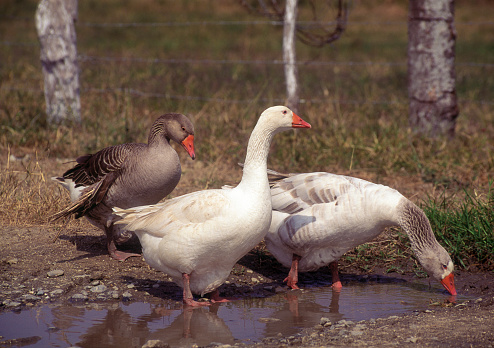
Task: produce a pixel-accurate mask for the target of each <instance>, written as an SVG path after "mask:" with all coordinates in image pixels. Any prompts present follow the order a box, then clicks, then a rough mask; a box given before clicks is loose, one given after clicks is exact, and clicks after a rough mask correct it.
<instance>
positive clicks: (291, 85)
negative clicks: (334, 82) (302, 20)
mask: <svg viewBox="0 0 494 348" xmlns="http://www.w3.org/2000/svg"><path fill="white" fill-rule="evenodd" d="M297 1H298V0H287V1H286V8H285V21H284V25H283V63H284V67H285V81H286V91H287V101H286V104H287V106H288V107H290V108H291V109H292V110H293V111H294V112H298V104H299V96H298V76H297V65H296V59H295V24H296V20H297Z"/></svg>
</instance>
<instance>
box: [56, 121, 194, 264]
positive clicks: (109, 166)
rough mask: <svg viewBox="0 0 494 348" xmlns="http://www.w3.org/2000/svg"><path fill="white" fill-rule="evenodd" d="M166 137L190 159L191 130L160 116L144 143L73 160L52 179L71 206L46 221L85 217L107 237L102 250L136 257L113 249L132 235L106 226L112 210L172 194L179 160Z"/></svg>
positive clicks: (120, 257)
mask: <svg viewBox="0 0 494 348" xmlns="http://www.w3.org/2000/svg"><path fill="white" fill-rule="evenodd" d="M170 139H171V140H173V141H175V142H177V143H178V144H181V145H182V146H183V147H184V148H185V150H186V151H187V153H188V154H189V155H190V157H191V158H192V159H194V158H195V152H194V127H193V125H192V123H191V122H190V120H189V119H188V118H187V117H186V116H184V115H182V114H177V113H168V114H164V115H162V116H160V117H159V118H158V119H157V120H156V121H155V122H154V123H153V125H152V126H151V130H150V132H149V137H148V143H147V144H140V143H139V144H138V143H130V144H122V145H116V146H110V147H107V148H104V149H102V150H100V151H98V152H96V153H95V154H89V155H85V156H81V157H79V158H77V160H76V161H77V165H75V166H74V167H73V168H71V169H69V170H67V171H66V172H65V173H64V174H63V176H62V177H55V178H52V179H53V180H55V181H56V182H58V183H59V184H61V185H62V186H63V187H64V188H66V189H67V190H68V191H69V194H70V199H71V201H72V204H71V205H69V206H68V207H67V208H65V209H63V210H62V211H60V212H58V213H56V214H55V215H53V216H52V217H51V219H52V220H56V219H60V218H64V217H69V216H71V215H74V216H75V217H76V218H80V217H82V216H85V217H86V218H87V219H88V221H89V222H91V223H92V224H93V225H94V226H96V227H98V228H100V229H102V230H104V231H105V233H106V237H107V248H108V252H109V254H110V256H111V257H112V258H114V259H115V260H119V261H124V260H126V259H127V258H128V257H131V256H140V255H139V254H133V253H127V252H123V251H120V250H117V247H116V244H118V243H123V242H126V241H128V240H129V239H130V238H131V237H132V234H130V233H128V232H123V231H122V230H121V229H120V228H118V227H117V226H114V225H113V224H112V223H111V219H112V218H111V217H112V214H113V212H112V208H113V207H115V206H118V207H122V208H131V207H135V206H139V205H145V204H155V203H158V202H159V201H160V200H161V199H163V198H164V197H166V196H167V195H168V194H169V193H171V192H172V191H173V189H174V188H175V186H177V184H178V182H179V181H180V176H181V174H182V171H181V167H180V159H179V157H178V154H177V152H176V151H175V150H174V149H173V148H172V147H171V145H170Z"/></svg>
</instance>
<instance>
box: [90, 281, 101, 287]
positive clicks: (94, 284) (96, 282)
mask: <svg viewBox="0 0 494 348" xmlns="http://www.w3.org/2000/svg"><path fill="white" fill-rule="evenodd" d="M99 284H100V281H99V280H93V281H92V282H91V285H92V286H98V285H99Z"/></svg>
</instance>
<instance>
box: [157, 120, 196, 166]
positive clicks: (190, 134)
mask: <svg viewBox="0 0 494 348" xmlns="http://www.w3.org/2000/svg"><path fill="white" fill-rule="evenodd" d="M158 136H162V137H164V138H165V139H166V140H167V141H169V140H170V139H171V140H173V141H175V142H176V143H177V144H180V145H182V147H183V148H184V149H185V151H187V153H188V154H189V156H190V157H191V158H192V159H195V158H196V154H195V151H194V126H193V125H192V122H190V120H189V119H188V118H187V117H186V116H185V115H182V114H178V113H168V114H164V115H161V116H160V117H159V118H158V119H157V120H156V121H155V122H154V124H153V126H152V127H151V131H150V133H149V143H151V142H152V139H155V138H156V137H158Z"/></svg>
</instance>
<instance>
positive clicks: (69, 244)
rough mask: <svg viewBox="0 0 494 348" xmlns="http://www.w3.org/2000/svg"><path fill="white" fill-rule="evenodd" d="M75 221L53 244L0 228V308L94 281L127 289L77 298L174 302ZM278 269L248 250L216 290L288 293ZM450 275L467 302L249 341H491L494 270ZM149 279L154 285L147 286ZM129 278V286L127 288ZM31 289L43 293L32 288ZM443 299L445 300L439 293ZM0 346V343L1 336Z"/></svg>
mask: <svg viewBox="0 0 494 348" xmlns="http://www.w3.org/2000/svg"><path fill="white" fill-rule="evenodd" d="M81 225H82V226H83V227H78V228H72V229H70V230H64V231H62V233H61V234H60V237H59V238H58V239H57V240H56V242H53V239H54V238H55V236H56V235H57V231H56V229H55V228H54V227H51V226H33V227H22V228H18V227H11V226H0V231H1V232H0V234H1V236H2V238H1V239H0V240H1V242H0V250H1V256H0V311H9V310H22V309H23V308H26V307H32V306H37V305H40V304H42V303H46V302H50V303H53V302H55V303H63V302H64V301H73V300H74V295H76V294H78V295H79V296H81V297H84V296H86V295H84V294H83V293H84V291H83V289H84V288H86V289H87V286H88V285H90V284H93V285H94V284H97V282H98V281H102V282H104V283H105V284H106V286H108V288H118V289H128V290H127V294H125V293H122V292H120V293H119V292H117V293H116V294H113V295H111V296H108V297H106V298H105V297H101V295H100V296H99V297H98V298H97V299H96V298H92V297H91V296H95V295H93V294H88V295H87V297H86V298H83V299H82V300H84V301H88V300H89V301H92V300H95V301H96V300H98V301H108V302H111V301H123V300H124V298H125V299H126V300H132V301H146V302H150V301H156V302H158V303H159V302H166V301H169V302H171V303H172V304H175V305H176V306H180V305H181V289H180V288H179V287H178V286H177V285H175V284H174V283H171V282H170V281H169V279H167V278H166V276H165V275H163V274H162V273H161V272H158V271H155V270H153V269H151V268H150V267H148V266H147V264H146V263H145V262H144V261H143V260H142V259H141V258H138V257H133V258H130V259H128V260H127V261H125V262H118V261H114V260H111V259H110V258H109V256H108V254H107V252H106V248H105V240H104V238H103V235H102V233H101V232H99V231H98V230H96V229H94V228H92V227H90V225H89V224H87V227H84V226H86V225H84V224H81ZM55 270H62V271H63V275H58V276H57V274H51V273H50V275H51V277H50V276H48V272H50V271H55ZM286 272H287V270H286V269H285V268H283V267H282V266H280V265H278V264H277V262H276V261H275V260H274V259H273V258H272V257H270V256H269V255H265V254H263V253H258V252H257V253H256V252H251V253H250V254H248V255H246V256H245V257H244V258H243V259H241V260H240V261H239V263H238V264H237V265H236V266H235V268H234V270H233V271H232V273H231V275H230V278H229V279H228V282H229V284H225V285H223V286H222V287H221V288H220V291H221V293H222V295H224V296H235V297H248V296H252V295H253V294H255V295H256V296H258V295H266V296H269V295H272V294H273V288H276V289H277V290H279V289H281V291H289V290H288V289H287V288H286V286H285V285H284V284H283V282H282V281H283V279H284V277H285V276H286ZM380 276H383V277H384V276H386V275H385V274H384V272H383V271H382V270H379V269H378V268H375V269H373V270H372V273H371V274H370V275H369V274H367V275H365V274H363V273H362V271H361V270H359V269H358V268H355V267H352V266H351V265H346V267H344V268H343V270H342V281H343V285H344V286H345V282H348V281H352V280H362V279H366V281H377V280H378V279H379V277H380ZM395 276H396V277H401V278H403V279H405V280H412V278H413V277H414V275H413V273H412V272H409V273H407V272H405V273H404V274H393V277H395ZM455 277H456V278H455V280H456V287H457V290H458V292H459V293H460V294H465V295H469V296H470V297H471V298H472V300H469V301H468V302H466V303H461V304H455V303H447V302H444V303H435V304H432V305H431V306H429V309H427V310H424V311H420V312H414V313H413V314H405V315H402V316H398V317H390V318H386V319H383V320H375V321H374V320H373V321H368V322H366V323H365V325H361V324H360V325H359V324H358V323H348V324H345V323H339V324H338V325H332V326H329V325H327V326H324V325H316V327H313V328H311V329H306V330H305V331H304V332H303V333H302V334H301V335H297V336H292V337H289V338H286V337H280V338H273V339H265V340H263V342H262V343H258V344H257V345H258V346H272V347H278V346H345V347H349V346H350V347H351V346H355V347H356V346H359V347H360V346H369V347H382V346H396V345H401V346H419V347H427V346H434V347H493V346H494V275H493V274H492V273H468V272H464V271H455ZM254 278H255V279H256V282H255V284H254V283H253V282H252V280H253V279H254ZM314 278H324V279H328V280H330V276H329V272H328V271H327V269H322V270H319V271H318V272H312V273H310V274H301V276H300V285H301V286H303V284H304V281H308V280H310V279H314ZM95 281H96V283H95ZM156 283H159V286H158V287H157V286H153V284H156ZM129 284H133V285H132V287H129V286H128V285H129ZM268 285H269V286H268ZM37 289H45V290H46V292H45V293H44V294H40V293H39V291H38V293H37ZM54 290H57V291H54ZM81 293H82V295H81ZM86 293H87V292H86ZM126 296H127V297H126ZM76 297H77V296H76ZM444 298H445V300H446V299H447V296H445V297H444ZM333 324H334V323H333ZM342 330H347V331H344V332H343V331H342ZM345 332H346V333H345ZM242 345H243V344H242ZM0 346H3V345H2V342H1V337H0Z"/></svg>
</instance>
